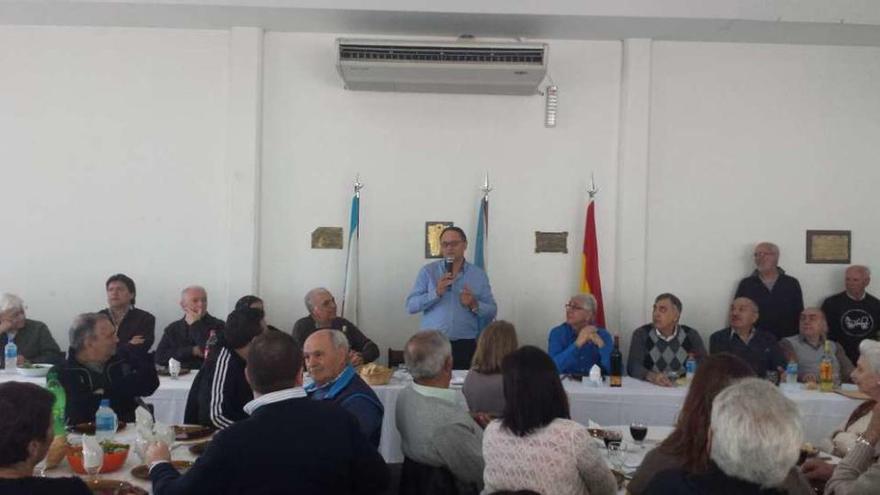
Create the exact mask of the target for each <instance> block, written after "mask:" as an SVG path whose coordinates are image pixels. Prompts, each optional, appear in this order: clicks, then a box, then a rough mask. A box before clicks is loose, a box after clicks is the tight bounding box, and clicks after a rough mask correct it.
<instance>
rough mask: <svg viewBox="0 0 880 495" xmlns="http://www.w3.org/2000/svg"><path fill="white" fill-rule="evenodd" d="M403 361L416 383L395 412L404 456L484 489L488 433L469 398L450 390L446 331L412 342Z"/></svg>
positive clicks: (425, 333)
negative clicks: (471, 409) (472, 410)
mask: <svg viewBox="0 0 880 495" xmlns="http://www.w3.org/2000/svg"><path fill="white" fill-rule="evenodd" d="M403 357H404V360H405V361H406V366H407V368H408V369H409V371H410V373H411V374H412V377H413V384H412V385H411V386H409V387H406V388H405V389H403V391H401V392H400V395H399V396H398V398H397V406H396V411H395V412H396V418H397V429H398V430H399V431H400V439H401V450H403V455H404V456H405V458H406V459H407V460H410V461H415V462H416V463H420V464H424V465H428V466H433V467H443V468H446V469H448V470H449V471H450V472H451V473H452V475H453V476H454V477H455V479H456V481H457V482H458V483H459V484H462V485H469V486H473V485H476V486H478V487H482V484H483V452H482V445H483V430H482V429H481V428H480V427H479V426H478V425H477V423H476V422H474V420H473V419H472V418H471V416H470V414H468V412H467V407H466V406H465V405H464V403H463V402H464V401H463V397H461V395H460V394H458V393H457V392H456V391H455V390H450V389H449V382H450V380H451V379H452V346H451V345H450V343H449V339H447V338H446V336H445V335H443V333H441V332H440V331H437V330H423V331H421V332H419V333H417V334H415V335H413V336H412V337H410V339H409V340H408V341H407V343H406V347H405V348H404V351H403ZM405 464H406V463H405Z"/></svg>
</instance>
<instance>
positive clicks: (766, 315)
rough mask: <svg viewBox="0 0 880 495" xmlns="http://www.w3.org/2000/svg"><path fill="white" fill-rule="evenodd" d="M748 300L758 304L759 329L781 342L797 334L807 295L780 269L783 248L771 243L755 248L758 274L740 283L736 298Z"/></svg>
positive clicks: (753, 273) (792, 278)
mask: <svg viewBox="0 0 880 495" xmlns="http://www.w3.org/2000/svg"><path fill="white" fill-rule="evenodd" d="M739 297H747V298H749V299H751V300H752V301H754V302H755V304H757V305H758V311H759V312H760V318H759V319H758V324H757V327H758V328H761V329H762V330H765V331H768V332H771V333H773V334H774V335H776V338H777V340H779V339H783V338H785V337H789V336H791V335H796V334H797V333H798V322H799V319H800V314H801V311H803V310H804V296H803V293H802V292H801V284H800V283H799V282H798V280H797V279H796V278H794V277H792V276H789V275H786V273H785V270H783V269H782V268H780V267H779V247H778V246H777V245H776V244H773V243H771V242H761V243H759V244H758V245H757V246H755V271H754V272H752V274H751V275H750V276H748V277H746V278H744V279H742V280H741V281H740V283H739V287H737V289H736V295H735V296H734V298H739Z"/></svg>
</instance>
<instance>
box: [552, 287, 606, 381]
mask: <svg viewBox="0 0 880 495" xmlns="http://www.w3.org/2000/svg"><path fill="white" fill-rule="evenodd" d="M595 313H596V298H595V297H593V296H592V295H591V294H576V295H574V296H571V299H569V300H568V303H566V305H565V323H563V324H561V325H559V326H557V327H554V328H553V329H551V330H550V338H549V342H548V345H547V350H548V353H549V354H550V357H551V358H553V362H554V363H556V369H557V370H559V373H571V374H578V375H587V374H589V373H590V368H592V367H593V365H596V364H597V365H599V367H601V368H602V370H603V374H606V375H607V374H608V373H609V371H610V370H611V351H612V350H613V348H614V339H612V337H611V334H610V333H609V332H608V330H606V329H604V328H600V327H597V326H595V325H594V324H593V317H594V315H595Z"/></svg>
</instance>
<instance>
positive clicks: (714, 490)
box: [644, 378, 804, 495]
mask: <svg viewBox="0 0 880 495" xmlns="http://www.w3.org/2000/svg"><path fill="white" fill-rule="evenodd" d="M710 424H711V426H710V430H709V458H710V460H711V465H710V467H709V471H708V472H706V473H701V474H691V473H688V472H686V471H684V470H683V469H677V470H671V471H665V472H662V473H660V474H658V475H657V476H655V477H654V479H653V480H652V481H651V483H650V485H649V486H648V489H647V490H646V491H645V492H644V493H645V494H647V495H650V494H664V495H665V494H668V493H676V494H713V495H725V494H731V495H733V494H736V495H748V494H759V493H760V494H775V493H779V494H782V493H785V492H784V491H781V490H779V489H778V487H780V486H781V485H782V483H783V481H784V480H785V478H786V476H788V473H789V471H790V470H791V468H792V467H794V465H795V463H796V462H797V460H798V456H799V455H800V447H801V443H802V442H803V439H804V431H803V427H802V425H801V418H800V413H799V412H798V408H797V405H796V404H795V403H794V402H792V401H791V400H789V399H788V398H786V397H785V396H784V395H783V394H782V392H780V391H779V389H778V388H777V387H775V386H773V384H771V383H770V382H768V381H766V380H761V379H758V378H745V379H743V380H740V381H738V382H736V383H734V384H733V385H730V386H729V387H727V388H726V389H724V390H723V391H722V392H721V393H719V394H718V396H717V397H715V400H714V401H713V402H712V416H711V423H710Z"/></svg>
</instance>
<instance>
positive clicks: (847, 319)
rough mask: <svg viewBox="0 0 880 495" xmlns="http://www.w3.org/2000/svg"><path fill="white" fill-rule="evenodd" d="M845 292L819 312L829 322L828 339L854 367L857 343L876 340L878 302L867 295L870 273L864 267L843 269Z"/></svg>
mask: <svg viewBox="0 0 880 495" xmlns="http://www.w3.org/2000/svg"><path fill="white" fill-rule="evenodd" d="M844 283H845V287H846V290H844V291H843V292H841V293H839V294H835V295H833V296H830V297H828V298H827V299H825V302H823V303H822V312H824V313H825V318H826V319H827V320H828V338H829V339H831V340H833V341H835V342H837V343H839V344H840V345H841V346H842V347H843V350H844V351H846V355H847V357H848V358H849V359H850V361H852V362H853V363H855V362H857V361H858V360H859V343H861V341H862V340H864V339H875V340H876V339H877V337H878V335H877V331H878V329H880V300H878V299H877V298H876V297H874V296H872V295H871V294H868V292H867V291H866V289H867V288H868V285H869V284H870V283H871V270H869V269H868V267H867V266H864V265H853V266H851V267H849V268H847V269H846V276H845V279H844Z"/></svg>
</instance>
